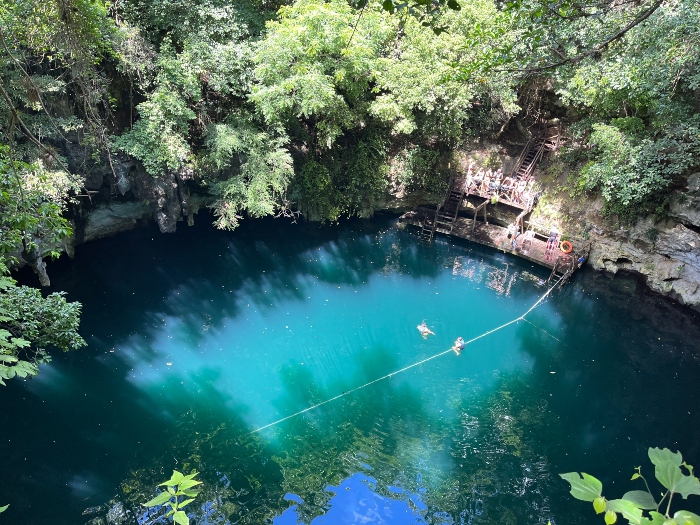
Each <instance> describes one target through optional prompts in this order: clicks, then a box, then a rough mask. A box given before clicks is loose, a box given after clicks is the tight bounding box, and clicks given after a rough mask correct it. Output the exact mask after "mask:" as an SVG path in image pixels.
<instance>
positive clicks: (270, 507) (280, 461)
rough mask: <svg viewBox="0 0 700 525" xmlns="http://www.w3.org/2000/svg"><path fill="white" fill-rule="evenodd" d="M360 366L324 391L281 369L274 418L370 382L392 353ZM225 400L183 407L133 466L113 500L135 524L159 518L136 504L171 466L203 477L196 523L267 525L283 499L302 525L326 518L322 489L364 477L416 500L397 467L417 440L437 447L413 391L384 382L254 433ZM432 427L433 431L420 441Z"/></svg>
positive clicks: (413, 476) (432, 422)
mask: <svg viewBox="0 0 700 525" xmlns="http://www.w3.org/2000/svg"><path fill="white" fill-rule="evenodd" d="M358 359H359V360H360V361H361V362H362V363H364V365H363V366H362V367H360V369H358V371H357V372H356V373H355V374H354V375H352V376H350V377H347V378H346V380H344V381H336V382H333V383H331V384H329V385H327V386H326V387H314V381H313V378H312V377H311V375H310V374H309V373H308V371H307V370H306V369H304V368H303V367H302V366H301V365H289V366H286V367H284V368H283V369H282V370H281V372H280V376H281V383H282V384H283V385H284V387H283V391H282V392H280V394H279V396H278V398H277V399H276V400H275V405H276V406H278V408H279V410H280V413H284V414H292V413H294V412H296V411H298V410H299V409H300V408H306V407H308V406H311V404H313V403H315V402H317V400H325V399H328V398H330V397H332V396H334V395H337V393H340V392H343V391H345V390H346V389H347V388H348V385H352V386H356V385H358V384H364V383H366V382H368V381H371V380H372V379H375V378H376V373H377V367H379V369H381V368H384V369H385V370H390V369H395V367H396V366H397V363H396V362H395V360H394V358H393V353H392V352H391V350H389V349H386V348H382V347H373V348H370V349H366V350H364V351H363V352H361V353H359V354H358ZM208 379H212V378H208ZM213 394H214V395H215V396H216V395H217V393H216V392H213ZM214 400H215V401H216V398H214ZM179 401H180V400H178V399H173V400H171V401H170V402H171V403H172V404H177V403H178V402H179ZM224 401H228V400H224V399H219V400H218V402H214V403H212V402H210V401H208V402H207V403H206V404H202V405H192V404H190V409H189V410H188V411H187V412H186V413H185V414H183V415H182V416H181V417H180V419H179V421H178V423H177V425H174V426H172V427H170V428H169V429H168V430H167V431H166V432H165V435H164V437H163V439H162V445H161V447H159V448H160V450H161V454H156V455H152V456H151V457H140V458H138V459H135V460H134V461H133V463H136V464H138V465H142V467H141V468H139V469H138V470H134V471H132V472H131V475H130V476H129V477H127V479H125V480H124V481H123V482H122V483H121V485H120V486H121V491H120V494H119V499H120V500H121V501H123V502H124V503H126V504H127V506H128V507H129V508H130V509H132V511H133V512H135V513H136V514H137V515H139V519H140V523H157V522H158V521H157V519H156V517H157V516H158V515H160V513H161V512H162V511H158V512H156V513H150V514H149V513H148V512H144V511H139V504H140V503H141V502H143V501H146V500H147V499H150V498H151V497H153V495H154V492H153V487H154V486H155V484H156V483H158V482H159V481H162V479H164V476H165V477H167V476H168V474H169V469H170V468H171V467H172V468H179V469H181V470H183V471H186V472H189V471H190V470H191V469H196V470H198V471H200V472H201V475H200V477H201V479H202V480H204V481H205V485H204V492H203V493H202V494H201V495H200V496H199V497H198V501H197V505H198V508H197V509H196V510H195V509H191V510H192V511H193V517H194V518H195V519H197V520H199V521H197V523H222V524H223V523H245V524H251V525H252V524H258V523H271V520H272V519H273V518H274V517H275V516H279V515H280V514H282V513H283V512H284V511H285V510H286V509H287V508H288V507H289V505H290V503H289V501H290V497H289V495H290V494H291V495H293V496H294V497H293V499H292V500H293V501H295V502H301V503H300V504H297V505H295V507H296V509H295V510H296V515H297V516H298V519H300V520H302V521H301V522H304V523H309V522H310V521H311V520H313V519H314V518H315V517H316V516H319V515H322V514H324V513H325V512H326V511H327V510H328V506H329V501H330V499H331V497H332V493H331V492H329V490H328V486H329V485H331V486H332V485H341V484H342V483H343V480H345V479H346V478H348V477H350V476H352V475H354V474H356V473H357V472H368V471H370V470H372V476H373V478H374V479H375V483H376V486H377V492H378V493H380V494H381V493H383V494H385V495H386V496H391V495H393V496H394V497H396V494H395V493H391V492H389V491H388V490H387V489H386V487H388V486H391V485H400V486H402V487H403V490H404V491H406V493H407V495H408V496H410V495H411V494H418V493H419V491H420V486H421V482H420V476H419V475H417V473H416V472H411V471H410V468H409V469H407V468H406V466H405V465H407V464H408V463H409V462H408V461H407V460H408V459H409V458H410V457H413V456H414V454H418V453H420V452H421V449H422V448H424V445H423V443H424V442H430V441H431V440H434V439H436V438H435V436H437V431H438V430H439V428H440V426H441V422H440V421H439V420H437V419H435V418H434V417H431V416H430V415H429V414H428V413H427V412H426V411H425V410H424V407H423V401H422V399H421V394H420V393H419V392H417V391H416V390H415V389H414V388H413V387H411V386H410V385H407V384H401V385H396V384H394V383H392V381H390V380H384V381H381V382H378V383H375V384H374V385H372V387H371V388H367V389H363V390H359V391H356V392H354V393H353V394H352V396H348V397H346V398H343V399H342V400H339V401H338V402H337V403H336V404H334V405H327V406H323V407H319V408H317V409H314V410H312V411H309V412H306V413H304V414H302V415H299V416H297V417H295V418H292V419H289V420H287V421H284V422H282V423H280V424H279V425H275V426H274V427H271V428H270V429H267V430H264V431H261V432H252V431H253V430H254V429H251V428H249V427H247V426H246V424H245V423H244V422H243V420H242V419H241V418H240V417H238V415H239V411H238V410H234V411H229V410H222V407H224V406H225V403H224ZM241 408H242V410H245V408H244V407H241ZM431 426H432V427H434V428H435V429H436V430H435V431H431V432H427V433H426V431H425V429H426V428H430V427H431ZM251 432H252V433H251ZM406 456H408V457H406ZM177 458H179V459H177ZM176 461H177V462H176ZM143 465H146V466H145V467H144V466H143ZM370 465H372V466H374V465H377V466H378V467H379V468H377V469H376V470H373V467H371V466H370ZM408 496H407V497H408Z"/></svg>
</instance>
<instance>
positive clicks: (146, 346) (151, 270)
mask: <svg viewBox="0 0 700 525" xmlns="http://www.w3.org/2000/svg"><path fill="white" fill-rule="evenodd" d="M206 222H207V221H206V220H204V221H201V223H206ZM388 226H389V224H388V223H386V224H384V225H380V226H377V225H370V226H369V227H368V228H367V229H366V231H362V228H360V229H352V228H351V227H347V228H343V227H341V228H326V229H318V228H315V227H297V226H290V225H286V224H284V223H280V222H279V221H274V222H266V221H256V223H255V225H246V226H244V227H241V228H240V229H239V230H238V231H236V232H235V233H234V234H227V233H223V232H217V231H213V230H212V229H211V228H210V227H209V226H208V225H207V224H200V225H198V226H196V227H194V228H191V229H184V228H183V229H182V231H181V232H178V233H177V234H176V235H177V237H170V236H164V235H161V234H159V233H157V231H156V230H155V229H154V228H153V227H148V228H143V229H140V230H136V231H134V232H129V233H128V234H126V235H120V236H116V237H114V238H111V239H104V240H101V241H97V242H94V243H91V244H88V245H84V246H79V247H78V249H77V254H76V259H75V260H73V261H70V260H60V261H58V262H56V263H54V264H53V265H52V267H51V268H49V270H50V272H51V275H52V281H53V287H54V289H55V290H67V291H68V292H69V300H79V301H81V302H82V303H83V305H84V310H83V317H82V328H81V333H82V334H83V335H84V336H85V338H86V340H87V341H88V343H89V347H88V348H87V349H83V350H81V351H79V352H74V353H69V354H65V355H58V356H56V359H55V361H54V365H52V366H51V367H44V369H43V370H42V373H41V375H40V376H39V377H38V378H37V379H35V380H33V381H30V382H27V383H20V382H14V383H12V384H11V385H10V386H8V388H7V390H6V401H7V402H8V403H9V404H10V406H13V407H19V408H16V409H13V410H11V411H7V413H6V414H5V416H4V417H5V421H4V424H3V427H4V428H3V438H4V439H6V440H7V441H6V442H7V443H10V445H9V446H10V447H14V446H16V447H18V449H21V450H22V452H23V453H22V454H17V453H13V454H9V455H8V457H6V458H5V465H6V468H7V471H9V472H15V473H18V474H19V475H18V476H12V477H4V478H3V479H2V480H0V492H1V493H4V494H9V493H10V492H11V493H12V507H11V509H10V510H9V511H8V514H6V516H8V519H10V518H12V515H11V514H12V513H13V512H21V515H22V518H23V522H24V523H26V524H27V525H34V524H36V525H39V524H43V523H47V522H49V521H50V522H52V523H55V524H57V525H61V524H62V523H66V524H67V523H74V522H75V521H73V520H72V518H67V517H66V516H76V515H77V513H76V509H83V508H85V507H89V506H93V505H98V504H101V503H103V502H104V501H105V500H106V498H107V497H109V495H110V493H111V491H112V490H113V488H114V485H115V483H116V482H118V480H120V479H124V478H126V477H127V474H128V472H127V469H126V465H131V466H132V468H134V467H133V465H138V464H140V463H141V462H142V461H143V462H146V460H147V458H148V459H149V460H150V459H151V458H152V452H151V451H152V450H154V449H156V450H157V449H158V448H159V446H158V444H159V443H161V442H163V441H168V440H169V439H170V436H171V435H172V433H173V432H175V431H176V430H177V428H179V427H176V425H183V424H185V423H183V421H182V414H183V413H185V414H187V413H189V412H191V411H192V410H193V409H192V407H193V406H196V404H197V402H196V396H194V395H193V394H192V393H191V392H192V391H201V392H204V393H205V395H206V398H207V399H209V400H210V401H211V402H213V403H215V404H216V405H217V406H219V405H220V406H222V407H223V406H225V407H227V409H226V410H225V414H224V413H220V414H214V415H212V416H210V417H211V418H212V421H222V420H226V419H227V418H228V419H231V418H232V417H233V419H234V421H233V422H231V423H228V424H227V426H232V427H235V428H237V429H239V428H240V429H243V428H246V426H245V424H244V423H243V421H242V420H241V419H240V418H237V417H234V416H231V414H245V413H246V411H247V407H245V406H241V405H238V404H236V400H233V399H225V398H221V395H222V394H221V393H220V392H218V391H217V390H216V388H215V387H213V386H212V384H213V381H215V380H216V378H215V377H213V375H215V374H216V372H214V371H209V372H207V371H204V373H202V374H200V376H199V378H198V379H193V378H192V377H190V376H185V375H182V376H178V375H177V374H172V375H171V376H170V377H169V379H168V381H167V383H166V384H164V385H162V393H161V394H159V395H158V403H154V399H153V393H152V392H145V391H144V390H143V389H142V388H140V387H139V384H138V383H136V382H130V381H128V380H127V378H128V377H129V374H130V373H131V372H132V371H133V369H134V366H135V365H134V363H140V364H142V365H143V364H145V365H146V366H149V363H151V365H150V366H154V363H152V360H153V357H154V355H155V354H154V352H153V351H152V350H151V347H152V345H153V343H154V340H155V337H156V336H157V334H158V333H159V332H160V331H161V330H162V328H163V324H164V323H165V322H166V320H167V319H168V318H175V319H177V320H179V321H180V322H182V323H183V324H184V326H185V327H186V328H187V329H188V331H189V333H190V335H191V337H192V338H193V340H192V341H191V344H192V345H196V344H197V342H198V340H199V339H198V338H201V336H202V335H203V332H204V331H205V330H206V329H207V328H216V327H218V326H219V325H220V324H221V323H222V322H224V321H225V320H226V319H228V318H231V317H235V316H237V315H240V308H241V305H239V304H238V303H237V301H236V297H237V296H238V295H242V294H243V295H247V296H249V297H250V298H251V300H252V301H254V302H255V303H256V305H257V306H258V307H259V308H260V309H268V308H270V309H272V308H274V306H275V305H276V304H278V303H279V301H281V300H283V299H290V298H292V299H294V300H297V301H301V300H303V298H304V297H306V296H307V294H308V292H309V286H311V285H310V284H309V280H310V279H317V280H321V281H324V282H330V283H337V284H341V285H343V284H347V285H353V286H361V285H362V283H365V282H367V281H368V280H369V278H370V277H371V275H372V274H374V273H377V272H383V271H389V270H390V269H396V268H400V269H402V271H405V272H406V273H407V274H410V275H411V276H413V277H415V278H420V277H423V276H434V275H436V274H437V272H439V270H440V267H439V266H436V265H435V264H434V262H433V261H431V260H429V259H427V258H425V257H424V256H423V254H422V253H421V250H420V247H416V246H415V244H414V242H413V239H411V238H409V237H405V236H387V237H386V238H384V237H383V233H384V231H386V228H388ZM382 228H383V229H382ZM261 238H262V239H265V240H264V241H263V240H260V239H261ZM387 243H391V245H390V246H387ZM273 291H274V293H273ZM203 297H204V298H203ZM132 338H137V339H138V342H139V343H138V345H128V346H130V348H131V351H132V352H133V355H132V356H131V357H130V359H123V358H122V356H121V355H120V353H119V352H120V348H121V347H122V346H125V345H127V343H128V342H129V341H130V340H131V339H132ZM76 378H79V380H76ZM299 379H300V380H301V379H303V378H299ZM192 381H196V382H197V384H194V385H192V388H190V390H189V392H190V393H185V392H184V391H183V390H181V389H179V388H178V386H179V385H181V384H183V383H185V382H192ZM348 384H352V382H349V383H348ZM288 386H290V387H291V386H292V385H291V383H290V384H289V385H288ZM339 386H341V390H342V387H344V388H348V386H345V385H339ZM93 392H101V394H100V396H96V395H93ZM105 392H108V394H107V395H105V394H104V393H105ZM205 395H202V397H205ZM319 397H320V394H318V393H317V395H315V396H313V399H318V398H319ZM295 399H296V402H297V403H299V402H304V401H306V397H304V396H302V394H301V392H299V393H297V394H296V398H295ZM309 399H311V398H309ZM280 408H284V407H280ZM206 410H207V412H206V413H212V409H211V408H207V409H206ZM24 413H31V419H28V418H26V417H25V416H24V415H23V414H24ZM197 421H199V419H197ZM39 422H41V429H39V428H38V423H39ZM217 428H218V427H217ZM46 429H49V430H48V431H47V430H46ZM171 441H172V440H171ZM173 456H174V454H172V453H171V451H167V452H166V451H164V452H163V455H162V456H161V457H159V458H158V459H159V461H160V460H167V461H168V464H169V465H170V464H172V460H173V459H174V458H173ZM76 458H82V459H81V460H80V461H76ZM76 464H79V465H80V467H78V468H77V470H76ZM256 468H261V467H260V466H257V467H256ZM166 470H167V469H166ZM246 470H248V469H246ZM263 471H264V469H263ZM156 472H157V475H156ZM162 474H163V472H162V465H161V466H160V467H158V469H156V468H155V467H154V468H153V476H152V478H150V479H151V481H157V480H158V479H159V478H160V477H162ZM273 477H274V476H273ZM243 479H245V476H244V478H243ZM338 481H340V480H338ZM10 487H12V488H11V489H10ZM47 492H48V495H47ZM42 493H43V494H45V496H44V497H42V499H41V500H37V498H36V494H42ZM78 521H80V519H78Z"/></svg>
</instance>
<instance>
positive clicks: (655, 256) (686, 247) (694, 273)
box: [534, 173, 700, 311]
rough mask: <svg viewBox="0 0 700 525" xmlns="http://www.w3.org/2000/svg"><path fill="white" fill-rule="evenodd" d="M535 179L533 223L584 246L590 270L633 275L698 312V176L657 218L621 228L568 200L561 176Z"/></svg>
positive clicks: (586, 200)
mask: <svg viewBox="0 0 700 525" xmlns="http://www.w3.org/2000/svg"><path fill="white" fill-rule="evenodd" d="M540 175H541V176H542V180H543V181H544V184H543V186H544V188H545V191H544V195H543V198H542V201H541V203H540V205H539V206H538V209H537V210H536V212H535V214H534V215H535V220H538V221H541V222H549V223H554V224H558V225H559V226H560V227H561V228H563V231H564V232H567V233H569V234H570V235H572V236H577V237H578V238H581V239H583V240H584V242H590V243H591V254H590V260H589V264H590V265H591V266H592V267H593V268H595V269H596V270H603V271H607V272H611V273H617V272H619V271H627V272H633V273H637V274H639V275H641V276H643V277H644V279H645V281H646V284H647V285H648V286H649V288H650V289H652V290H654V291H656V292H658V293H661V294H663V295H666V296H669V297H671V298H673V299H674V300H676V301H678V302H679V303H681V304H684V305H687V306H689V307H691V308H693V309H695V310H698V311H700V173H695V174H693V175H691V176H690V177H689V178H688V180H687V186H686V188H685V189H684V190H682V191H676V192H675V193H674V194H673V196H672V198H671V201H670V205H669V210H668V214H667V216H665V217H664V218H663V219H661V220H659V219H656V218H654V217H644V218H642V219H640V220H638V221H637V222H636V223H635V224H633V225H630V226H625V227H620V226H619V225H618V224H617V223H616V221H614V220H613V219H611V218H606V217H605V216H604V215H603V213H602V211H603V206H602V202H601V201H600V200H596V199H593V198H590V197H586V196H577V197H576V198H571V196H570V195H569V194H568V188H567V185H566V180H567V177H566V174H560V175H559V176H557V177H551V176H550V177H549V178H548V177H547V175H546V174H543V173H542V174H540Z"/></svg>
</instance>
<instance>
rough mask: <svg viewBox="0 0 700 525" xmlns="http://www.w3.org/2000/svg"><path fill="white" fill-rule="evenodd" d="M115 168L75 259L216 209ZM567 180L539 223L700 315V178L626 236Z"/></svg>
mask: <svg viewBox="0 0 700 525" xmlns="http://www.w3.org/2000/svg"><path fill="white" fill-rule="evenodd" d="M517 150H518V145H517V144H513V145H510V146H504V145H502V144H489V143H476V144H473V145H472V146H471V147H469V148H466V149H464V150H462V151H459V152H456V153H455V155H454V156H453V159H452V163H453V164H452V166H454V167H455V168H457V169H461V170H463V171H464V170H466V166H467V164H468V162H469V161H471V160H475V161H476V162H477V165H487V164H494V163H498V164H499V165H500V164H503V165H506V166H509V165H512V163H513V162H514V161H515V159H516V158H517V155H518V153H519V151H517ZM66 154H67V158H68V159H69V160H70V161H71V164H73V167H74V168H75V169H79V167H80V166H85V154H84V152H80V151H76V150H72V151H66ZM113 166H114V173H112V170H111V168H110V167H109V165H108V164H107V163H105V162H103V163H102V164H101V165H99V166H93V167H92V168H91V169H90V170H89V173H88V174H87V181H86V189H87V190H89V192H90V195H91V198H90V199H89V200H88V199H83V201H82V202H81V203H80V205H78V206H76V207H74V209H73V210H72V214H71V215H72V220H73V222H74V224H75V231H74V235H73V237H72V238H71V239H69V240H68V241H67V242H65V243H64V246H62V247H61V249H63V250H64V251H66V252H67V253H68V254H69V255H71V256H72V253H73V247H74V245H76V244H79V243H82V242H88V241H91V240H95V239H98V238H102V237H107V236H110V235H114V234H116V233H119V232H122V231H126V230H129V229H131V228H133V227H135V226H136V225H137V224H138V223H139V222H143V221H149V220H153V221H155V222H156V223H157V224H158V227H159V228H160V231H161V232H163V233H171V232H174V231H175V230H176V228H177V223H178V222H180V221H183V220H187V222H188V223H189V224H192V222H193V220H194V219H193V217H194V214H195V213H197V211H198V210H199V209H200V208H201V207H205V206H206V205H207V204H209V203H210V202H211V197H210V196H207V195H206V194H205V193H204V192H201V193H196V188H197V186H198V184H197V181H196V180H195V177H194V175H193V174H192V173H189V172H182V173H175V172H171V173H168V174H166V175H165V176H164V177H161V178H155V177H152V176H150V175H148V174H147V173H146V172H145V170H144V169H143V167H142V166H141V165H140V163H139V162H138V161H135V160H131V159H128V158H123V157H116V158H114V159H113ZM560 168H561V166H560ZM115 175H116V176H115ZM567 176H568V173H567V172H566V170H565V169H564V170H561V169H560V171H559V173H558V175H557V176H552V175H551V174H550V173H549V172H547V171H539V172H536V177H537V179H538V180H539V181H540V182H541V184H542V187H543V190H544V193H543V196H542V199H541V201H540V204H539V205H538V207H537V209H536V210H535V212H534V213H533V216H532V220H533V221H534V222H536V223H540V224H542V225H543V226H547V227H548V226H550V225H552V224H555V225H557V226H558V227H559V228H560V230H561V231H562V232H564V233H565V234H568V235H569V236H570V237H572V238H576V239H577V240H578V242H583V243H591V255H590V260H589V264H590V265H591V266H592V267H593V268H595V269H597V270H603V271H607V272H611V273H617V272H619V271H627V272H633V273H637V274H639V275H641V276H643V277H644V279H645V280H646V283H647V285H648V286H649V288H651V289H652V290H654V291H656V292H659V293H661V294H664V295H667V296H670V297H672V298H674V299H675V300H677V301H678V302H679V303H681V304H684V305H687V306H689V307H691V308H693V309H696V310H698V311H700V173H696V174H693V175H691V176H690V177H689V178H688V180H687V187H686V188H685V189H684V190H683V191H677V192H676V193H675V194H674V195H673V197H672V199H671V202H670V212H669V215H668V217H667V218H666V219H664V220H663V221H655V220H654V219H653V218H650V217H648V218H645V219H643V220H640V221H638V222H637V223H636V224H635V225H633V226H630V227H626V228H620V227H619V226H616V225H615V223H614V221H611V220H609V219H606V218H605V217H604V216H603V214H602V203H601V202H600V201H599V200H595V199H591V198H586V197H581V196H578V197H576V198H575V199H572V198H571V197H570V196H569V195H568V193H567V191H568V190H567ZM193 189H194V190H195V191H193ZM441 197H442V195H436V194H430V193H405V192H404V191H402V190H401V188H395V191H394V192H393V193H392V194H391V195H389V196H387V199H386V200H385V201H384V202H383V203H381V204H380V207H381V208H382V209H385V210H391V211H405V210H407V209H411V208H413V207H415V206H417V205H421V204H433V205H434V204H436V203H437V202H438V201H439V200H440V199H441ZM29 263H30V264H31V265H32V266H33V267H35V270H36V271H38V273H39V274H40V276H41V278H42V284H47V283H48V276H47V275H46V270H45V264H43V262H42V261H41V260H38V261H30V262H29ZM42 265H43V266H42Z"/></svg>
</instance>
